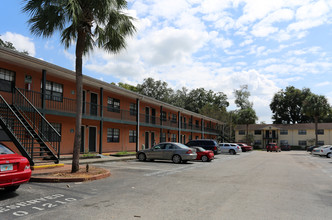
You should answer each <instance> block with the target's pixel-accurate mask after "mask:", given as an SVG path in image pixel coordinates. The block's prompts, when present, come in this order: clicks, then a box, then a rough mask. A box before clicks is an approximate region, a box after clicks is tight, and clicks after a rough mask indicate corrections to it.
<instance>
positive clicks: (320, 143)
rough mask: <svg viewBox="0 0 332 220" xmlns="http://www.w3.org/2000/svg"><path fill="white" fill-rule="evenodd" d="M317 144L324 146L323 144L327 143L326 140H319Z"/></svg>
mask: <svg viewBox="0 0 332 220" xmlns="http://www.w3.org/2000/svg"><path fill="white" fill-rule="evenodd" d="M317 145H318V146H323V145H325V144H324V141H317Z"/></svg>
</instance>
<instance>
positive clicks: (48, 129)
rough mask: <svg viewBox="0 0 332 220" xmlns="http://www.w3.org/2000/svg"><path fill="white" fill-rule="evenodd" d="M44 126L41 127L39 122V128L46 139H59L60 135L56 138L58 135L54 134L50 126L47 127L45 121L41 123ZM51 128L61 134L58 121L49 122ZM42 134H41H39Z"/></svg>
mask: <svg viewBox="0 0 332 220" xmlns="http://www.w3.org/2000/svg"><path fill="white" fill-rule="evenodd" d="M43 124H44V126H43V127H42V123H40V127H41V130H42V131H43V132H44V135H45V136H44V137H45V138H46V139H47V140H48V141H61V136H60V139H58V135H56V134H55V132H54V130H53V129H51V127H49V126H48V125H47V124H46V123H43ZM50 124H51V125H52V126H53V128H54V129H55V130H56V131H57V132H58V133H59V134H60V135H61V124H60V123H54V122H51V123H50ZM40 135H42V134H40Z"/></svg>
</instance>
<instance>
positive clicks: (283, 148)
mask: <svg viewBox="0 0 332 220" xmlns="http://www.w3.org/2000/svg"><path fill="white" fill-rule="evenodd" d="M280 149H281V150H291V146H290V145H288V144H283V145H281V146H280Z"/></svg>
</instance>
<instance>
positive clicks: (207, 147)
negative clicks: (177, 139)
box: [186, 139, 221, 155]
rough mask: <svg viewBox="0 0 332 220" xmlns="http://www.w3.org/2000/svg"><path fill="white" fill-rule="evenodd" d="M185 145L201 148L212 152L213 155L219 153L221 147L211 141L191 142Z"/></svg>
mask: <svg viewBox="0 0 332 220" xmlns="http://www.w3.org/2000/svg"><path fill="white" fill-rule="evenodd" d="M186 145H187V146H188V147H202V148H204V149H205V150H212V151H213V153H214V154H215V155H216V154H220V153H221V147H220V146H219V145H218V143H217V142H216V141H215V140H212V139H199V140H191V141H189V142H188V143H186Z"/></svg>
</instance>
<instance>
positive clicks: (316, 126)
mask: <svg viewBox="0 0 332 220" xmlns="http://www.w3.org/2000/svg"><path fill="white" fill-rule="evenodd" d="M317 130H318V117H315V135H316V141H315V146H318V133H317Z"/></svg>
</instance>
